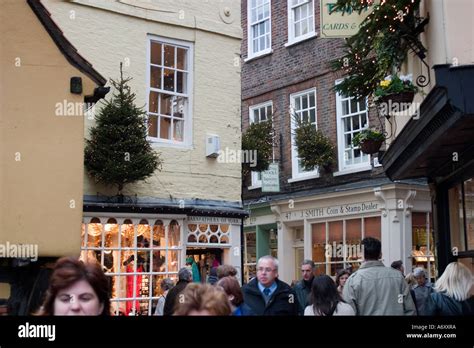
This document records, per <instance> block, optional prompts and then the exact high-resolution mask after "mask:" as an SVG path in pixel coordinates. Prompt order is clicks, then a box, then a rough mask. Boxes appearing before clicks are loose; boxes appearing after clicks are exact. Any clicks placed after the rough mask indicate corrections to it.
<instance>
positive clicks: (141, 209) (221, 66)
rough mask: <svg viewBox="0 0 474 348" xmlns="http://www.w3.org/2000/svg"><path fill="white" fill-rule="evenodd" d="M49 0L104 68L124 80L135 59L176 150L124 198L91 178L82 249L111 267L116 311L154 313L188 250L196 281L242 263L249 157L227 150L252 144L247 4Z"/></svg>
mask: <svg viewBox="0 0 474 348" xmlns="http://www.w3.org/2000/svg"><path fill="white" fill-rule="evenodd" d="M44 4H45V6H46V7H47V8H48V10H49V11H50V12H51V15H52V18H53V19H54V20H55V21H56V22H57V23H58V24H59V25H60V26H61V28H62V29H63V31H64V33H65V35H66V36H67V37H68V38H70V40H71V41H73V42H74V44H75V46H76V47H77V48H78V49H79V50H80V51H81V52H83V53H84V55H85V56H86V57H87V58H88V59H89V60H90V61H91V62H92V63H93V64H94V66H96V67H97V68H98V69H100V71H101V72H102V73H103V74H104V76H106V77H107V78H114V79H116V78H117V77H118V76H119V64H120V63H121V62H122V63H123V66H124V75H125V76H129V77H132V78H133V80H132V81H131V82H130V86H131V88H132V90H133V92H135V93H136V95H137V99H136V103H137V105H143V106H144V107H145V108H146V109H147V112H148V115H149V118H148V125H149V131H148V135H149V140H150V142H152V144H153V148H154V149H156V150H157V151H159V152H160V153H161V157H162V159H163V161H164V163H163V167H162V171H157V172H156V173H155V174H154V175H153V176H152V177H151V178H149V179H148V180H146V181H143V182H139V183H136V184H133V185H128V186H126V187H125V190H124V191H123V193H124V194H125V195H126V198H125V201H124V202H122V203H118V202H117V201H116V200H115V201H114V199H113V198H112V199H110V198H108V197H107V196H109V197H110V196H114V195H115V194H116V192H115V191H113V190H111V189H110V188H107V187H104V186H99V185H96V184H95V183H94V182H93V181H91V179H90V178H89V177H88V176H87V175H85V177H84V220H83V222H84V223H83V233H82V242H83V245H82V257H83V258H89V257H92V258H96V259H97V260H98V261H99V262H101V263H102V265H103V266H104V269H106V270H107V273H108V275H110V276H111V282H112V286H113V294H112V295H113V299H114V300H113V310H114V312H115V313H116V314H118V313H120V312H121V313H122V314H125V315H129V314H135V313H139V314H151V313H152V311H153V309H154V306H155V303H156V301H155V300H157V298H158V296H159V295H160V294H161V290H160V286H159V284H160V282H161V280H162V279H163V278H165V277H171V278H173V279H176V276H177V272H178V270H179V269H180V268H181V267H183V266H185V264H186V262H187V261H189V262H191V263H192V262H194V263H195V265H193V266H192V268H193V270H194V272H193V276H194V277H195V280H196V281H197V278H200V280H201V281H205V278H206V277H207V276H208V274H209V271H210V269H211V267H213V266H217V265H218V264H223V263H226V264H232V265H234V266H235V267H236V268H237V269H238V271H239V273H240V269H241V252H240V246H241V241H240V235H241V222H242V217H243V216H245V212H244V210H243V209H242V204H241V173H240V171H241V164H240V163H237V162H236V161H234V163H222V162H221V161H218V160H217V158H216V157H215V156H216V154H217V153H218V151H219V150H222V151H225V150H226V149H230V150H237V149H240V146H241V143H240V138H241V137H240V134H241V124H240V41H241V35H242V32H241V25H240V3H239V2H238V1H231V0H227V1H217V0H211V1H170V0H168V1H166V0H162V1H145V0H137V1H131V0H120V1H107V0H94V1H85V0H75V1H57V0H44ZM92 125H93V121H92V120H88V121H87V122H86V124H85V127H86V132H87V131H88V129H89V128H90V127H91V126H92ZM211 145H214V146H211ZM211 147H212V148H211ZM135 260H136V262H135ZM133 289H135V290H133ZM132 298H135V300H134V301H132V300H131V299H132Z"/></svg>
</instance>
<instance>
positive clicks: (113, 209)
mask: <svg viewBox="0 0 474 348" xmlns="http://www.w3.org/2000/svg"><path fill="white" fill-rule="evenodd" d="M83 211H84V212H106V213H133V214H178V215H179V214H183V215H189V216H217V217H229V218H238V219H243V218H246V217H247V216H248V215H249V213H248V212H247V211H246V210H244V209H243V207H242V205H241V203H240V202H230V201H213V200H204V199H183V200H177V199H174V200H167V199H158V198H152V197H140V198H138V197H133V196H126V197H124V199H123V202H118V201H117V197H104V196H89V195H87V196H84V204H83Z"/></svg>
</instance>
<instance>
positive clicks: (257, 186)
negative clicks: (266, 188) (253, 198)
mask: <svg viewBox="0 0 474 348" xmlns="http://www.w3.org/2000/svg"><path fill="white" fill-rule="evenodd" d="M261 188H262V184H259V185H252V186H248V187H247V190H249V191H250V190H257V189H261Z"/></svg>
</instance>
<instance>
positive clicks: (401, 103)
mask: <svg viewBox="0 0 474 348" xmlns="http://www.w3.org/2000/svg"><path fill="white" fill-rule="evenodd" d="M414 98H415V92H412V91H407V92H401V93H394V94H389V95H386V96H383V97H380V98H379V99H378V100H377V104H379V105H381V104H386V105H387V106H388V110H389V111H390V110H398V111H405V110H406V109H408V108H409V107H410V106H411V104H412V103H413V99H414Z"/></svg>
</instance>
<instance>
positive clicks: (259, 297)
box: [242, 255, 299, 315]
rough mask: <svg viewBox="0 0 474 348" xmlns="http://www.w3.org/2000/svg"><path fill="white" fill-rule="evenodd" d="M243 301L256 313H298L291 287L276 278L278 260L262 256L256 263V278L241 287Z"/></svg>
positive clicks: (296, 302) (295, 298) (294, 294)
mask: <svg viewBox="0 0 474 348" xmlns="http://www.w3.org/2000/svg"><path fill="white" fill-rule="evenodd" d="M242 292H243V294H244V302H245V303H246V304H247V305H248V306H249V307H250V308H251V309H252V311H253V312H254V313H255V314H256V315H298V308H299V305H298V299H297V296H296V293H295V292H294V291H293V289H292V288H291V287H290V286H289V285H288V284H286V283H285V282H283V281H281V280H279V279H278V260H277V259H275V258H274V257H273V256H269V255H267V256H263V257H261V258H260V259H259V260H258V263H257V278H255V279H252V280H251V281H250V282H249V283H248V284H247V285H245V286H244V287H243V288H242Z"/></svg>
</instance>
